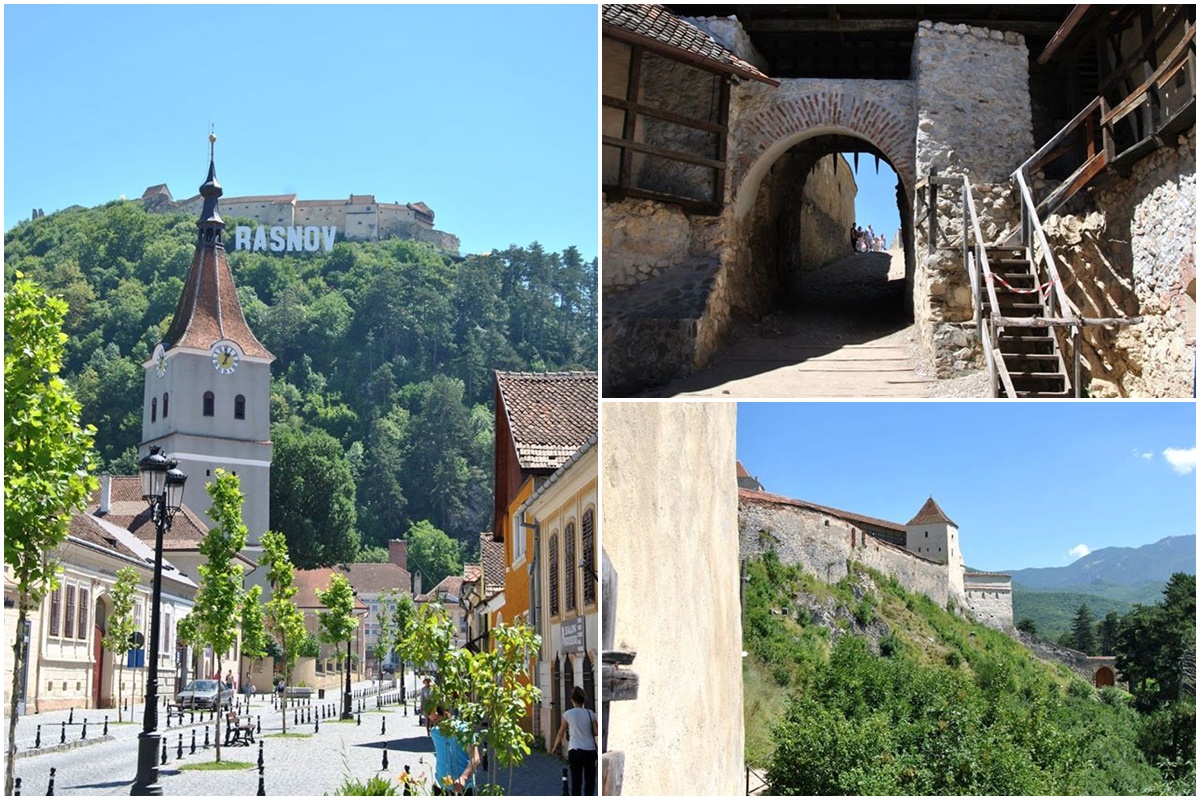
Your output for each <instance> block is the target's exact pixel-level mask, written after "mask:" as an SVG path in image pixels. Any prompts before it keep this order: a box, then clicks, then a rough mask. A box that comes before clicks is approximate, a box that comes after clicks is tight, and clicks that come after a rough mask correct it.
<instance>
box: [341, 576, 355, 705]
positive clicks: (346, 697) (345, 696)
mask: <svg viewBox="0 0 1200 800" xmlns="http://www.w3.org/2000/svg"><path fill="white" fill-rule="evenodd" d="M354 597H355V598H357V597H358V592H355V593H354ZM350 613H351V615H353V614H354V608H353V607H351V609H350ZM353 639H354V631H353V630H351V631H350V636H349V637H348V638H347V639H346V691H345V692H343V693H342V719H354V708H353V706H354V703H353V700H352V698H351V696H350V695H351V692H350V642H351V641H353Z"/></svg>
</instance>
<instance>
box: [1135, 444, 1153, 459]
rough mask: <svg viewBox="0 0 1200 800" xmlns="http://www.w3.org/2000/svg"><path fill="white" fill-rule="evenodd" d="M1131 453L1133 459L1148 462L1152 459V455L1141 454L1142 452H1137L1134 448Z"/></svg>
mask: <svg viewBox="0 0 1200 800" xmlns="http://www.w3.org/2000/svg"><path fill="white" fill-rule="evenodd" d="M1131 452H1132V453H1133V457H1134V458H1140V459H1143V460H1145V461H1149V460H1150V459H1152V458H1154V453H1143V452H1142V451H1140V450H1138V449H1137V448H1136V447H1135V448H1133V450H1132V451H1131Z"/></svg>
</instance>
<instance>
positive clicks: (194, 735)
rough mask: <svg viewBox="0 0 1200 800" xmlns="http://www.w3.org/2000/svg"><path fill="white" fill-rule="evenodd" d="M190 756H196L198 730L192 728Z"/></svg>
mask: <svg viewBox="0 0 1200 800" xmlns="http://www.w3.org/2000/svg"><path fill="white" fill-rule="evenodd" d="M188 755H189V756H194V755H196V729H195V728H192V749H191V750H188Z"/></svg>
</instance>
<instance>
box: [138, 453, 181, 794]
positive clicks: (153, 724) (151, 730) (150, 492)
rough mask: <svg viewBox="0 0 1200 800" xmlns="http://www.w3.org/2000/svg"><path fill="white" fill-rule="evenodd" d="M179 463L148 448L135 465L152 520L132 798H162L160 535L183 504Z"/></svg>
mask: <svg viewBox="0 0 1200 800" xmlns="http://www.w3.org/2000/svg"><path fill="white" fill-rule="evenodd" d="M178 463H179V462H177V461H176V460H175V459H170V458H167V457H166V456H164V455H163V454H162V453H161V452H159V448H158V447H151V448H150V454H149V455H148V456H146V457H145V458H143V459H142V460H141V461H139V462H138V472H140V473H141V476H142V499H143V500H145V501H146V504H147V505H149V506H150V513H151V516H152V518H153V519H154V584H153V588H152V591H151V595H150V648H149V651H148V655H149V659H148V661H149V662H150V672H149V675H148V676H147V678H146V709H145V713H144V715H143V717H142V732H141V733H140V734H138V766H137V777H136V778H134V781H133V786H132V787H130V789H129V793H130V794H132V795H161V794H162V786H160V785H159V783H158V749H159V741H160V737H159V734H158V643H159V634H160V630H159V627H160V623H159V617H160V614H159V606H160V605H161V603H162V550H163V533H164V532H166V531H167V530H169V529H170V527H171V520H172V519H174V517H175V512H176V511H178V510H179V507H180V506H181V505H182V504H183V487H184V484H185V483H187V476H186V475H184V474H183V473H182V472H180V471H179V470H178V469H176V466H177V465H178Z"/></svg>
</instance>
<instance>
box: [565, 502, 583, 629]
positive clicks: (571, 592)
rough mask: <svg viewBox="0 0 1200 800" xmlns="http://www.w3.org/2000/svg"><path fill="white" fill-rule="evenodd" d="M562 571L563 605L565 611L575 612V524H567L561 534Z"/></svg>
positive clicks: (577, 569) (577, 566)
mask: <svg viewBox="0 0 1200 800" xmlns="http://www.w3.org/2000/svg"><path fill="white" fill-rule="evenodd" d="M563 571H564V572H565V573H566V574H565V576H564V577H565V578H566V580H565V581H564V583H565V584H566V585H565V586H564V588H563V594H564V595H565V596H566V601H565V603H564V605H565V606H566V610H567V611H574V610H575V575H576V574H577V573H578V572H579V565H578V564H577V563H575V523H574V522H573V521H572V522H568V523H567V530H566V532H565V533H563Z"/></svg>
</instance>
